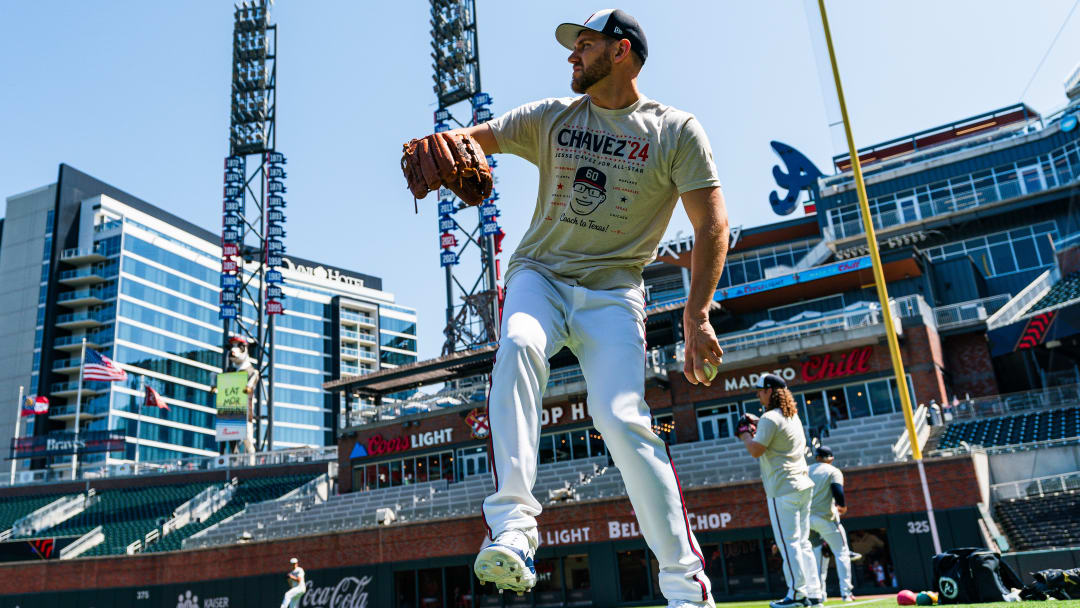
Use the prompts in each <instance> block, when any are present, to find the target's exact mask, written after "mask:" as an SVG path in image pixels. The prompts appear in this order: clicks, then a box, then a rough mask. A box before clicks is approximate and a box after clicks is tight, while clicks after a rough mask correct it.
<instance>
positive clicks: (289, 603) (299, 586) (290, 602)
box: [281, 557, 307, 608]
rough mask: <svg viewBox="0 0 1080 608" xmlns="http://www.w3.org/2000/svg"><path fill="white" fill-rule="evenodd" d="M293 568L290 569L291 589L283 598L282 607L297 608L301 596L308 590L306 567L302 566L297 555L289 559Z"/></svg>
mask: <svg viewBox="0 0 1080 608" xmlns="http://www.w3.org/2000/svg"><path fill="white" fill-rule="evenodd" d="M289 563H290V564H292V570H290V571H289V590H288V591H286V592H285V596H284V597H282V598H281V608H296V607H297V606H299V605H300V598H301V597H302V596H303V595H304V592H305V591H307V584H306V582H305V581H304V569H303V568H301V567H300V560H298V559H296V558H295V557H294V558H292V559H290V560H289Z"/></svg>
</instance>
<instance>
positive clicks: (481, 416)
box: [465, 408, 491, 439]
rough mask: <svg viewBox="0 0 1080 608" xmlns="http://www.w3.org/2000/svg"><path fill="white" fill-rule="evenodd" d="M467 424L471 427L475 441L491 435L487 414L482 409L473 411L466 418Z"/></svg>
mask: <svg viewBox="0 0 1080 608" xmlns="http://www.w3.org/2000/svg"><path fill="white" fill-rule="evenodd" d="M465 424H467V425H469V430H470V431H472V436H473V439H483V438H485V437H487V436H488V434H489V433H491V426H490V424H489V423H488V415H487V412H485V411H484V410H482V409H480V408H476V409H474V410H472V411H471V412H469V414H468V415H467V416H465Z"/></svg>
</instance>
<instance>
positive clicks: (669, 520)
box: [414, 9, 728, 608]
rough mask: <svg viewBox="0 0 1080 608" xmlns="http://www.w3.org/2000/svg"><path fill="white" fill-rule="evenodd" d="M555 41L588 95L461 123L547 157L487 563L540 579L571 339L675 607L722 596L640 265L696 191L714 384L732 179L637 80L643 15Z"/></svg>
mask: <svg viewBox="0 0 1080 608" xmlns="http://www.w3.org/2000/svg"><path fill="white" fill-rule="evenodd" d="M555 38H556V39H557V40H558V42H559V43H560V44H562V45H563V46H565V47H566V48H567V49H569V50H570V56H569V58H568V60H569V62H570V64H571V65H572V66H573V73H572V77H571V89H572V90H573V91H574V92H575V93H579V94H581V95H580V96H578V97H564V98H551V99H544V100H541V101H537V102H533V103H529V104H526V105H524V106H521V107H518V108H515V109H513V110H511V111H510V112H508V113H506V114H505V115H503V116H501V117H499V118H497V119H495V120H492V121H491V122H488V123H485V124H482V125H478V126H475V127H471V128H468V129H463V130H460V131H458V132H457V133H462V134H466V135H469V136H471V137H473V138H475V140H476V141H477V142H478V143H479V145H480V146H481V147H482V148H483V150H484V151H485V152H487V153H498V152H505V153H510V154H516V155H518V156H521V157H522V158H525V159H526V160H528V161H530V162H532V163H533V164H535V165H536V166H537V167H538V168H539V170H540V184H539V192H538V194H537V199H536V207H535V211H534V212H533V216H532V221H531V223H530V225H529V228H528V230H527V231H526V232H525V235H524V237H523V238H522V240H521V244H520V245H519V247H518V249H517V251H516V252H515V253H514V254H513V256H512V257H511V259H510V263H509V265H508V267H507V278H506V290H507V291H506V300H505V303H504V307H503V316H502V330H501V338H500V341H499V350H498V353H497V357H496V363H495V366H494V369H493V370H492V386H491V391H490V396H489V402H488V403H489V409H488V417H489V421H490V423H491V434H490V438H491V452H492V474H493V476H494V479H495V493H494V494H492V495H491V496H489V497H488V498H487V499H486V500H485V501H484V505H483V517H484V523H485V525H486V527H487V533H488V538H487V539H486V540H485V543H484V546H483V547H482V548H481V550H480V553H479V555H477V557H476V562H475V565H474V571H475V573H476V576H477V577H478V578H479V579H480V580H481V581H487V582H493V583H495V585H496V586H497V587H498V588H499V589H500V590H502V589H511V590H514V591H517V592H524V591H528V590H530V589H531V588H532V587H533V586H534V585H535V584H536V572H535V569H534V568H533V554H534V551H535V550H536V546H537V531H536V517H537V515H539V514H540V510H541V507H540V503H539V502H537V501H536V499H535V498H534V497H533V495H532V487H533V483H534V481H535V480H536V468H537V445H538V442H539V439H540V413H541V409H540V406H541V395H542V392H543V390H544V387H545V386H546V385H547V380H548V371H549V367H548V358H549V357H550V356H552V355H554V354H555V353H556V352H558V351H559V349H561V348H562V347H563V346H567V347H569V348H570V350H572V351H573V352H574V354H575V355H576V356H577V358H578V361H579V362H580V364H581V370H582V373H583V374H584V376H585V381H586V383H587V385H588V392H589V395H588V406H589V412H590V414H591V415H592V419H593V423H594V424H595V425H596V428H597V430H599V431H600V433H601V434H602V435H603V437H604V441H605V443H606V444H607V448H608V451H609V452H610V454H611V457H612V458H613V459H614V461H615V464H616V465H617V466H618V467H619V470H620V471H621V472H622V476H623V480H624V482H625V484H626V491H627V494H628V495H629V497H630V502H631V503H632V505H633V508H634V512H635V513H636V515H637V518H638V523H639V525H640V526H641V529H642V532H643V534H644V536H645V540H646V542H648V544H649V547H650V548H651V549H652V551H653V553H655V555H656V558H657V560H658V562H659V565H660V569H659V570H660V574H659V577H660V579H659V580H660V589H661V591H662V592H663V594H664V596H665V597H666V598H667V599H668V600H669V602H670V603H669V606H680V607H691V606H709V607H710V608H711V607H712V606H713V600H712V593H711V590H710V583H709V580H708V578H707V577H706V576H705V574H704V560H703V558H702V553H701V548H700V547H699V546H698V543H697V540H696V539H695V538H694V535H693V533H692V532H691V531H690V525H689V521H688V518H687V515H686V509H685V506H684V504H683V500H682V493H681V491H680V488H679V483H678V478H677V477H676V472H675V468H674V467H673V466H672V463H671V458H670V456H669V454H668V452H667V450H666V445H665V444H664V442H663V441H662V440H660V439H659V438H658V437H657V436H656V435H655V434H654V433H653V432H652V429H651V417H650V413H649V407H648V405H647V404H646V403H645V399H644V385H645V377H644V369H645V312H644V308H645V297H644V290H643V281H642V277H641V273H642V269H643V268H644V267H645V265H646V264H648V263H649V262H651V261H652V260H653V259H654V257H655V252H656V247H657V245H658V244H659V241H660V238H661V237H662V236H663V234H664V231H665V229H666V228H667V225H668V221H669V220H670V218H671V214H672V212H673V210H674V208H675V203H676V201H677V199H678V198H679V197H682V201H683V207H684V208H685V209H686V213H687V215H688V216H689V218H690V221H691V223H692V224H693V227H694V234H695V239H696V240H695V242H694V250H693V254H692V271H693V274H692V280H691V286H690V293H689V294H688V299H687V304H686V308H685V312H684V315H683V323H684V326H685V343H686V364H685V367H684V373H685V374H686V377H687V379H688V380H689V381H690V382H691V383H694V384H698V383H704V384H708V383H709V382H708V378H707V376H706V373H705V371H704V364H705V362H706V361H708V362H710V364H711V365H719V364H720V362H721V356H722V354H723V351H722V350H721V349H720V345H719V344H718V343H717V341H716V336H715V334H714V332H713V329H712V326H711V325H710V324H709V318H708V313H707V311H708V305H709V303H710V302H711V301H712V296H713V292H714V290H715V288H716V284H717V281H718V280H719V277H720V272H721V269H722V268H723V263H724V259H725V257H726V252H727V237H728V228H727V214H726V211H725V208H724V199H723V196H722V195H721V192H720V180H719V179H718V177H717V172H716V167H715V165H714V163H713V159H712V151H711V149H710V147H709V142H708V140H707V138H706V137H705V132H704V130H703V129H702V127H701V124H700V123H698V121H697V120H696V119H695V118H694V117H693V115H691V114H688V113H686V112H683V111H680V110H677V109H675V108H672V107H670V106H666V105H664V104H661V103H659V102H657V101H653V100H651V99H648V98H646V97H645V96H643V95H642V94H641V93H640V92H639V91H638V87H637V76H638V73H639V71H640V70H641V68H642V66H643V64H644V63H645V60H646V58H647V56H648V47H647V44H646V40H645V34H644V32H643V31H642V28H641V26H640V25H639V24H638V22H637V21H636V20H635V19H634V18H633V17H631V16H630V15H629V14H627V13H626V12H624V11H622V10H617V9H607V10H602V11H598V12H596V13H594V14H593V15H592V16H590V17H589V18H588V19H586V20H585V21H584V22H583V23H564V24H562V25H560V26H558V28H557V29H556V31H555ZM455 136H456V135H455ZM435 143H436V144H437V145H442V144H441V143H439V142H435ZM429 165H430V163H429ZM424 174H425V175H427V173H426V172H425V173H424ZM423 190H424V188H423V186H422V185H421V187H420V188H419V194H424V192H423ZM414 192H415V191H414Z"/></svg>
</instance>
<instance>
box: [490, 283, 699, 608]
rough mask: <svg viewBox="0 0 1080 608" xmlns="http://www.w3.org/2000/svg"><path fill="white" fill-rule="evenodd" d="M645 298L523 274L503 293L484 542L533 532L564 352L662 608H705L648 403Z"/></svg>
mask: <svg viewBox="0 0 1080 608" xmlns="http://www.w3.org/2000/svg"><path fill="white" fill-rule="evenodd" d="M644 307H645V298H644V296H643V295H642V293H641V292H640V291H639V290H637V289H612V290H590V289H586V288H584V287H578V286H571V285H568V284H565V283H562V282H559V281H553V280H550V279H548V278H546V277H544V276H543V275H541V274H540V273H538V272H536V271H533V270H531V269H520V270H518V271H517V272H515V274H514V275H513V276H512V277H511V279H510V282H509V284H508V285H507V293H506V301H505V303H504V304H503V317H502V318H503V320H502V333H501V339H500V341H499V350H498V353H497V356H496V360H495V367H494V369H493V370H492V384H491V391H490V394H489V398H488V420H489V422H490V423H491V434H490V438H491V457H492V467H491V472H492V475H493V476H494V478H495V493H494V494H492V495H491V496H488V497H487V499H486V500H485V501H484V506H483V515H484V523H485V525H486V526H487V529H488V534H489V535H490V536H491V538H495V537H496V536H498V535H499V534H500V533H501V532H503V531H505V530H512V529H524V530H528V529H530V528H534V527H536V516H537V515H539V514H540V511H541V507H540V503H539V502H537V501H536V499H535V498H534V497H533V495H532V487H533V483H534V482H535V481H536V467H537V449H538V444H539V440H540V414H541V396H542V394H543V390H544V388H545V387H546V386H547V380H548V371H549V367H548V358H549V357H551V356H552V355H554V354H555V353H557V352H558V351H559V350H560V349H561V348H562V347H563V346H564V345H565V346H567V347H569V348H570V350H571V351H573V353H574V354H575V355H576V356H577V358H578V361H579V362H580V363H581V370H582V372H583V374H584V376H585V383H586V385H587V386H588V393H589V394H588V407H589V414H590V415H591V416H592V421H593V424H594V425H595V426H596V429H597V430H598V431H600V433H601V434H602V435H603V437H604V443H605V444H606V445H607V449H608V452H609V453H610V454H611V458H612V460H614V462H615V464H616V465H617V466H618V467H619V471H620V472H621V473H622V478H623V482H624V484H625V485H626V492H627V494H628V495H629V497H630V503H631V504H632V505H633V508H634V512H635V514H636V515H637V520H638V524H639V525H640V527H641V530H642V534H643V535H644V537H645V541H646V542H647V543H648V545H649V548H650V549H652V551H653V553H654V554H656V559H657V561H658V562H659V566H660V590H661V591H662V592H663V594H664V596H665V597H666V598H668V599H669V600H673V599H685V600H691V601H697V602H701V601H706V600H711V598H712V594H711V586H710V583H709V579H708V577H707V576H705V573H704V567H705V565H704V561H705V560H704V559H703V558H702V554H701V548H700V546H698V543H697V540H696V539H695V538H694V534H693V533H692V532H691V531H690V522H689V518H688V517H687V515H686V509H685V506H684V504H683V499H682V490H681V489H680V488H679V484H678V480H677V478H676V472H675V468H674V467H673V465H672V464H671V459H670V456H669V454H668V452H667V446H666V445H665V444H664V442H663V441H662V440H661V439H660V438H659V437H657V436H656V434H655V433H653V431H652V417H651V415H650V412H649V406H648V405H646V403H645V398H644V392H645V313H644Z"/></svg>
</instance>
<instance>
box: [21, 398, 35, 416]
mask: <svg viewBox="0 0 1080 608" xmlns="http://www.w3.org/2000/svg"><path fill="white" fill-rule="evenodd" d="M36 413H37V412H35V411H34V400H33V399H31V398H30V397H27V398H26V401H25V402H24V403H23V406H22V411H21V412H20V413H19V415H20V416H22V417H26V416H33V415H34V414H36Z"/></svg>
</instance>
